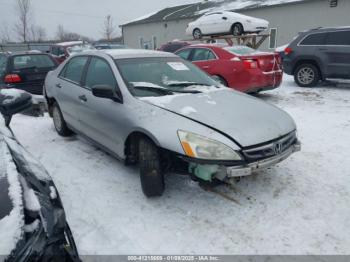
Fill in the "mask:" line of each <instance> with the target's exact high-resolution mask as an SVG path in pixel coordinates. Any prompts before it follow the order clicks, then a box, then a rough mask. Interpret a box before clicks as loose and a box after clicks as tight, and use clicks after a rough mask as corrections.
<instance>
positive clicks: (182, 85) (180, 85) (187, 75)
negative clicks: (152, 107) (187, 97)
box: [115, 57, 218, 97]
mask: <svg viewBox="0 0 350 262" xmlns="http://www.w3.org/2000/svg"><path fill="white" fill-rule="evenodd" d="M115 62H116V64H117V66H118V68H119V70H120V72H121V74H122V76H123V78H124V81H125V82H126V84H127V85H128V87H129V90H130V92H131V93H132V94H133V95H134V96H138V97H146V96H164V95H172V94H175V93H200V92H204V91H206V90H208V89H209V88H215V89H216V88H217V87H216V86H217V85H218V83H217V82H215V81H214V80H213V79H211V78H210V77H209V76H208V75H207V74H205V73H204V72H202V71H201V70H199V69H198V68H197V67H196V66H194V65H193V64H191V63H189V62H185V61H183V60H182V59H180V58H176V57H174V58H133V59H118V60H116V61H115Z"/></svg>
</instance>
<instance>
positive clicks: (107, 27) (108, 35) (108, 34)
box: [103, 15, 116, 42]
mask: <svg viewBox="0 0 350 262" xmlns="http://www.w3.org/2000/svg"><path fill="white" fill-rule="evenodd" d="M115 31H116V26H115V25H114V22H113V18H112V16H111V15H107V16H106V19H105V21H104V24H103V37H104V38H105V39H106V40H107V41H108V42H110V41H111V40H112V38H113V37H114V33H115Z"/></svg>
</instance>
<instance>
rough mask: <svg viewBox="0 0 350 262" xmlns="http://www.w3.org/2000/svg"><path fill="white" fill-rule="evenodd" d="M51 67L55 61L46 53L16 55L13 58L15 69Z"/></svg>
mask: <svg viewBox="0 0 350 262" xmlns="http://www.w3.org/2000/svg"><path fill="white" fill-rule="evenodd" d="M51 67H55V63H54V62H53V60H52V59H51V58H50V57H49V56H48V55H18V56H15V57H14V58H13V68H14V69H15V70H21V69H29V68H51Z"/></svg>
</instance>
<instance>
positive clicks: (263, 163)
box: [225, 142, 301, 178]
mask: <svg viewBox="0 0 350 262" xmlns="http://www.w3.org/2000/svg"><path fill="white" fill-rule="evenodd" d="M300 150H301V144H300V142H298V143H296V144H294V145H292V146H291V147H290V148H289V149H287V150H286V151H284V152H283V153H281V154H280V155H277V156H274V157H271V158H268V159H264V160H260V161H257V162H253V163H250V164H247V165H242V166H232V167H228V168H226V174H225V177H228V178H231V177H242V176H249V175H251V174H252V173H253V172H255V171H259V170H264V169H267V168H269V167H271V166H274V165H276V164H278V163H280V162H282V161H284V160H286V159H287V158H288V157H289V156H290V155H292V154H293V153H296V152H298V151H300Z"/></svg>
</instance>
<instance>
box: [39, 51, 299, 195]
mask: <svg viewBox="0 0 350 262" xmlns="http://www.w3.org/2000/svg"><path fill="white" fill-rule="evenodd" d="M44 94H45V97H46V100H47V103H48V107H49V113H50V115H51V116H52V117H53V122H54V126H55V128H56V130H57V132H58V134H60V135H61V136H69V135H71V134H72V133H73V132H74V133H77V134H79V135H82V136H84V137H86V138H88V139H89V140H91V141H92V142H94V143H95V144H96V145H97V146H99V147H100V148H102V149H103V150H105V151H107V152H109V153H110V154H112V155H114V156H116V157H117V158H119V159H121V160H123V161H125V163H126V164H128V165H135V164H138V165H139V167H140V177H141V186H142V190H143V192H144V194H145V195H146V196H148V197H152V196H160V195H162V193H163V192H164V186H165V185H164V173H166V172H169V171H171V172H184V173H187V174H190V175H191V177H193V178H195V179H197V180H199V181H207V182H210V181H212V180H215V179H219V180H222V181H229V180H231V179H232V178H236V177H242V176H245V175H249V174H251V172H252V171H257V170H260V169H263V168H267V167H270V166H271V165H274V164H276V163H279V162H281V161H282V160H284V159H286V158H287V157H289V156H290V155H291V154H292V153H294V152H296V151H299V150H300V143H299V141H298V138H297V135H296V125H295V123H294V121H293V119H292V118H291V117H290V116H289V115H288V114H287V113H285V112H284V111H282V110H280V109H278V108H276V107H275V106H272V105H270V104H267V103H265V102H263V101H260V100H259V99H257V98H254V97H251V96H248V95H245V94H242V93H238V92H236V91H234V90H232V89H229V88H225V87H223V86H220V84H219V83H217V82H215V81H214V80H213V79H211V78H210V77H209V76H208V75H207V74H205V73H204V72H202V71H201V70H200V69H198V68H197V67H196V66H195V65H193V64H191V63H189V62H186V61H184V60H182V59H181V58H179V57H178V56H176V55H173V54H170V53H165V52H156V51H146V50H130V49H124V50H108V51H107V50H106V51H94V52H87V53H82V54H78V55H75V56H72V57H71V58H70V59H68V60H67V61H65V62H64V63H63V64H61V65H60V66H59V67H58V68H57V69H56V70H55V71H52V72H50V73H49V74H48V76H47V78H46V81H45V88H44Z"/></svg>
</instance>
